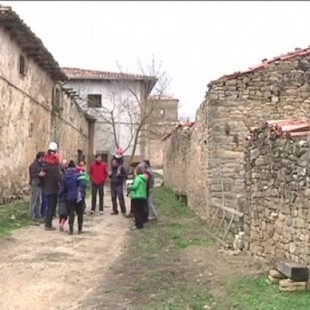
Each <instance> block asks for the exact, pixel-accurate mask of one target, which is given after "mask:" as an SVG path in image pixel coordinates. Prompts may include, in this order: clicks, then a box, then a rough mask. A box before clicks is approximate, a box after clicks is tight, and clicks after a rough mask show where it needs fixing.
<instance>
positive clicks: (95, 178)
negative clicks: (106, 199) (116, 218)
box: [89, 155, 108, 215]
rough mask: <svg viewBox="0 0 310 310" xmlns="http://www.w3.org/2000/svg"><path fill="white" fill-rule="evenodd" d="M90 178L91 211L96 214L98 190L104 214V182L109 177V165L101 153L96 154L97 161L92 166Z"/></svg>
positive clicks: (101, 210) (100, 206)
mask: <svg viewBox="0 0 310 310" xmlns="http://www.w3.org/2000/svg"><path fill="white" fill-rule="evenodd" d="M89 174H90V179H91V183H92V197H91V211H90V214H94V213H95V211H96V203H97V192H99V211H100V214H101V215H102V214H103V195H104V191H103V188H104V183H105V181H106V179H107V177H108V165H107V164H106V163H104V162H102V157H101V155H96V159H95V161H94V162H93V163H92V164H91V166H90V173H89Z"/></svg>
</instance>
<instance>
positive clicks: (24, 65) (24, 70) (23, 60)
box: [19, 55, 26, 75]
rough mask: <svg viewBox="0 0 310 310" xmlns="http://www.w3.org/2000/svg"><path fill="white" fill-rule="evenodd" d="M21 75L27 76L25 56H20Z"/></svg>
mask: <svg viewBox="0 0 310 310" xmlns="http://www.w3.org/2000/svg"><path fill="white" fill-rule="evenodd" d="M19 73H20V74H21V75H26V60H25V57H24V56H23V55H20V56H19Z"/></svg>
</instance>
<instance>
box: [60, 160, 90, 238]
mask: <svg viewBox="0 0 310 310" xmlns="http://www.w3.org/2000/svg"><path fill="white" fill-rule="evenodd" d="M79 177H80V175H79V173H78V172H77V171H76V168H75V163H74V161H73V160H70V162H69V164H68V168H67V171H66V172H65V175H64V177H63V181H62V184H61V188H60V192H59V196H60V197H62V196H63V195H65V197H66V199H67V205H68V211H69V235H72V234H73V224H74V218H75V213H76V214H77V221H78V233H79V234H80V233H82V228H83V214H84V204H83V199H81V187H82V186H83V184H82V183H81V182H80V181H79Z"/></svg>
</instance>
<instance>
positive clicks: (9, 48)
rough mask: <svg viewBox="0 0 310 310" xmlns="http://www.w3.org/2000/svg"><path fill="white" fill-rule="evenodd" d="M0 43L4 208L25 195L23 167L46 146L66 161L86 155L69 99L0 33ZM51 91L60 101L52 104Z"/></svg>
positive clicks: (84, 129) (84, 135)
mask: <svg viewBox="0 0 310 310" xmlns="http://www.w3.org/2000/svg"><path fill="white" fill-rule="evenodd" d="M0 39H1V44H0V55H1V57H0V68H1V70H0V96H1V97H0V137H1V139H0V157H1V161H0V203H4V202H6V201H9V200H12V199H15V198H20V197H22V195H23V194H24V193H27V192H28V166H29V164H30V163H31V162H32V161H33V160H34V158H35V155H36V153H37V152H38V151H46V149H47V147H48V144H49V142H50V141H51V140H54V139H56V140H57V142H59V144H60V145H59V147H60V152H61V153H62V154H63V155H64V156H66V157H73V156H74V155H75V154H77V150H78V149H81V150H82V151H83V152H84V153H86V154H87V152H88V122H87V120H86V118H85V115H84V114H83V113H82V111H81V109H80V108H79V107H78V105H77V104H76V103H75V101H74V99H73V98H72V97H70V96H68V95H66V94H65V93H64V92H63V91H62V89H61V87H60V85H56V84H55V82H54V81H53V79H52V78H51V76H50V75H49V74H48V73H46V72H45V71H44V70H43V69H42V68H41V67H40V66H39V65H37V63H36V62H34V61H33V59H32V58H31V57H27V55H26V54H24V52H23V50H22V49H21V48H20V47H19V46H18V45H17V43H16V42H15V41H14V40H13V39H12V37H11V36H10V35H8V34H7V33H6V32H5V31H4V30H3V29H2V28H0ZM20 55H24V57H25V67H26V70H25V73H24V74H20V71H19V61H20ZM57 88H58V89H59V94H58V95H59V98H60V99H59V100H57V102H55V100H56V99H55V92H56V89H57ZM58 105H59V106H58ZM56 128H57V130H56Z"/></svg>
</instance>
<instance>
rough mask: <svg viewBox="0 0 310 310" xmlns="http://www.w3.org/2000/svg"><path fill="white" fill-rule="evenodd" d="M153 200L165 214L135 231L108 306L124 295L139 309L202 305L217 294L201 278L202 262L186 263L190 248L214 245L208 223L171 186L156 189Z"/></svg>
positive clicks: (169, 308) (197, 307) (184, 307)
mask: <svg viewBox="0 0 310 310" xmlns="http://www.w3.org/2000/svg"><path fill="white" fill-rule="evenodd" d="M154 201H155V204H156V206H157V209H158V211H159V215H160V219H159V220H158V221H157V222H153V223H150V224H148V225H146V227H145V228H144V229H143V230H142V231H136V232H133V236H132V239H131V244H130V246H129V248H128V253H127V257H126V258H124V260H123V261H122V263H120V265H119V268H117V269H116V270H114V272H115V273H116V274H119V273H121V272H122V273H123V275H122V276H121V277H120V278H118V281H117V283H116V282H115V281H116V280H115V276H113V275H112V280H111V282H113V285H114V287H117V292H113V293H112V295H114V296H111V294H109V296H108V297H106V298H107V300H105V301H103V302H104V303H105V304H106V305H108V304H109V300H110V302H111V300H120V299H124V298H125V299H127V300H130V301H131V305H132V306H134V309H135V310H140V309H141V310H142V309H143V310H153V309H154V310H158V309H163V310H165V309H167V310H184V309H195V310H196V309H197V310H198V309H199V310H200V309H203V307H204V306H205V305H206V304H210V303H211V302H212V296H211V295H210V294H209V292H208V289H207V287H206V285H205V284H204V283H202V282H198V281H197V277H198V275H199V274H200V273H201V272H203V271H202V270H201V266H198V265H195V264H194V265H192V264H191V265H189V264H186V263H184V262H183V261H182V257H183V254H184V251H187V250H189V249H191V247H195V246H199V247H207V246H209V245H211V244H212V241H211V240H210V239H207V237H206V233H205V224H204V223H203V222H202V221H200V219H199V218H198V217H197V216H196V215H195V213H194V212H192V211H191V210H190V209H189V208H188V207H187V206H186V205H184V204H182V203H180V202H179V201H177V199H176V197H175V194H174V192H173V191H172V190H170V189H169V188H167V187H164V186H162V187H158V188H156V189H155V191H154ZM124 270H125V272H124ZM113 305H114V304H113ZM113 305H111V308H113Z"/></svg>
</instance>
